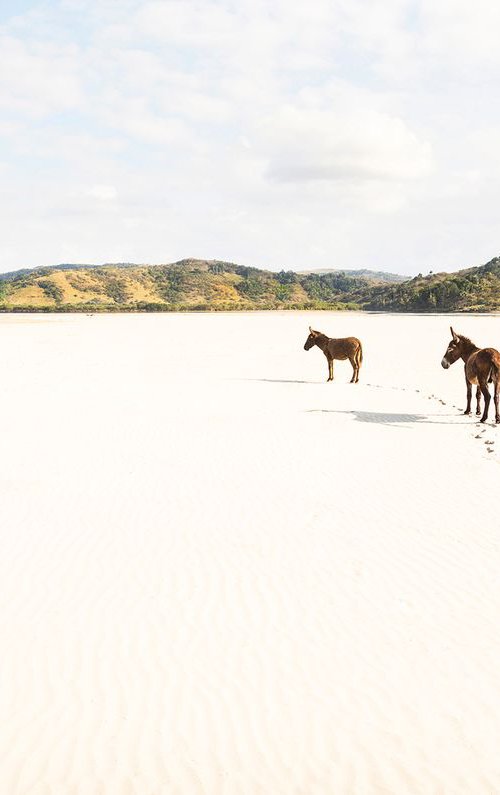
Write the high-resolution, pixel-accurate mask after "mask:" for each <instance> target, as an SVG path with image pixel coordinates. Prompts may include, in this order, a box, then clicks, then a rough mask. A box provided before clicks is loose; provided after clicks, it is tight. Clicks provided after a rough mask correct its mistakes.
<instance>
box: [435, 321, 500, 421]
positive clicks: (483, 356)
mask: <svg viewBox="0 0 500 795" xmlns="http://www.w3.org/2000/svg"><path fill="white" fill-rule="evenodd" d="M450 331H451V335H452V337H451V342H450V344H449V345H448V347H447V348H446V352H445V354H444V356H443V358H442V359H441V365H442V367H444V369H445V370H447V369H448V367H450V365H452V364H454V362H456V361H457V360H458V359H462V360H463V361H464V362H465V383H466V384H467V408H466V409H465V411H464V414H470V413H471V408H470V404H471V398H472V385H473V384H474V385H476V387H477V388H476V414H477V415H478V416H479V415H480V414H481V393H482V394H483V397H484V412H483V416H482V417H481V422H486V420H487V419H488V409H489V407H490V400H491V395H490V391H489V389H488V384H491V382H493V384H494V389H495V394H494V400H495V422H500V413H499V410H498V398H499V390H500V353H499V352H498V351H497V350H496V349H495V348H478V347H477V345H474V343H473V342H471V341H470V339H469V338H468V337H464V336H463V335H462V334H455V332H454V331H453V329H452V328H451V326H450Z"/></svg>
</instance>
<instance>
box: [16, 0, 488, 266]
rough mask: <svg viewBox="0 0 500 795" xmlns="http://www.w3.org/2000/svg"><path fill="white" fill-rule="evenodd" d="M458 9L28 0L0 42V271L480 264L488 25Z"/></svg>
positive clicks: (452, 4)
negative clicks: (174, 264) (156, 265)
mask: <svg viewBox="0 0 500 795" xmlns="http://www.w3.org/2000/svg"><path fill="white" fill-rule="evenodd" d="M478 2H479V6H478V4H476V5H475V6H472V5H471V4H469V3H465V2H464V0H440V2H439V3H431V2H430V0H416V1H415V0H373V2H372V3H367V2H366V1H365V0H315V2H314V3H306V2H305V0H274V2H273V3H269V2H267V0H182V1H181V0H162V2H155V1H153V0H120V2H118V1H117V0H99V1H98V0H54V2H53V3H45V2H42V0H33V9H32V10H31V11H30V12H29V13H25V14H19V15H18V16H17V17H16V18H13V19H11V20H10V21H8V22H7V23H5V25H4V26H3V28H2V27H0V112H1V119H0V140H1V142H2V153H1V160H2V162H3V163H4V164H6V167H5V173H8V175H9V180H6V179H4V181H3V186H2V192H1V193H0V212H2V216H3V217H4V219H5V221H6V223H5V226H6V228H7V232H6V236H5V239H4V241H3V243H2V246H4V248H3V249H2V250H3V251H4V252H5V253H4V254H2V253H1V251H0V267H3V268H4V269H11V268H13V267H16V265H20V264H23V265H24V264H26V262H29V261H31V262H32V263H33V264H39V263H42V262H47V261H48V262H53V261H57V260H58V259H66V260H67V259H68V258H74V259H78V260H87V261H88V260H96V261H100V260H110V259H112V258H113V256H116V257H117V258H120V259H126V260H130V259H134V258H135V259H138V260H139V261H144V260H149V261H155V260H158V261H160V260H161V261H165V260H168V259H170V258H171V259H176V258H179V257H181V256H184V255H186V254H189V253H191V252H196V253H198V254H199V255H201V256H217V257H219V256H221V257H224V256H225V257H227V258H228V259H231V260H233V261H234V260H236V261H241V262H250V263H253V264H259V263H260V264H268V265H269V264H271V265H272V264H273V263H276V265H277V266H280V267H281V266H290V267H291V266H296V267H300V266H305V267H307V266H317V267H320V266H326V265H330V264H332V262H335V263H336V264H338V265H342V266H344V267H356V266H358V265H361V264H362V265H363V266H367V267H368V266H370V265H371V266H373V267H377V268H380V267H382V268H384V267H385V268H387V269H389V270H398V269H403V270H407V271H412V270H413V271H419V270H422V269H424V268H425V267H426V264H427V262H428V261H429V259H432V267H433V269H435V268H436V267H439V266H440V263H439V262H437V261H436V260H437V259H439V258H441V259H442V263H441V265H443V266H449V267H453V266H455V267H459V266H460V265H461V264H462V263H467V262H471V261H473V262H476V261H480V260H481V259H487V258H488V257H489V256H490V255H492V254H495V253H497V248H499V247H500V225H499V222H498V220H497V218H496V211H494V210H493V209H492V208H496V201H495V197H496V195H497V194H498V192H499V191H500V163H499V156H498V146H497V140H498V134H497V133H498V130H499V129H500V111H499V110H498V109H497V103H496V102H495V96H496V95H495V93H494V91H495V90H496V86H497V84H498V80H499V79H500V54H499V53H500V49H499V48H498V46H497V41H496V34H497V30H498V27H499V24H498V23H499V22H500V11H499V9H498V8H497V6H496V5H495V4H493V3H492V2H489V0H478ZM68 185H69V186H80V187H77V188H74V189H73V191H72V192H71V191H69V189H68ZM68 191H69V192H70V194H71V195H68ZM497 239H498V243H495V241H496V240H497ZM492 246H493V247H494V250H491V247H492ZM13 252H17V254H16V253H14V255H13ZM70 252H73V255H71V256H70ZM402 252H404V255H402ZM305 260H307V262H305Z"/></svg>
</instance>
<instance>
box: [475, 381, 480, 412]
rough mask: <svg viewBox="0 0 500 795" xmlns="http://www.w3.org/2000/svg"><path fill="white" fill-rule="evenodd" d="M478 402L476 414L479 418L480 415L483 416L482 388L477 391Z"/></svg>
mask: <svg viewBox="0 0 500 795" xmlns="http://www.w3.org/2000/svg"><path fill="white" fill-rule="evenodd" d="M476 402H477V408H476V414H477V416H478V417H479V415H480V414H481V387H480V386H478V387H477V389H476Z"/></svg>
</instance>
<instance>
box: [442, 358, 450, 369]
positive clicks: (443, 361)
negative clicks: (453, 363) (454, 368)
mask: <svg viewBox="0 0 500 795" xmlns="http://www.w3.org/2000/svg"><path fill="white" fill-rule="evenodd" d="M441 367H444V369H445V370H447V369H448V367H450V363H449V361H448V360H447V359H445V358H444V357H443V358H442V359H441Z"/></svg>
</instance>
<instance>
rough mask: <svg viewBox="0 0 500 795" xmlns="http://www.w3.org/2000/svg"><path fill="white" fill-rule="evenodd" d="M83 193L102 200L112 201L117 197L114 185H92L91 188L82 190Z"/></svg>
mask: <svg viewBox="0 0 500 795" xmlns="http://www.w3.org/2000/svg"><path fill="white" fill-rule="evenodd" d="M84 194H85V195H86V196H90V198H91V199H98V200H99V201H102V202H109V201H113V200H114V199H116V198H117V197H118V191H117V190H116V188H115V187H114V185H92V187H91V188H88V190H86V191H84Z"/></svg>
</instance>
